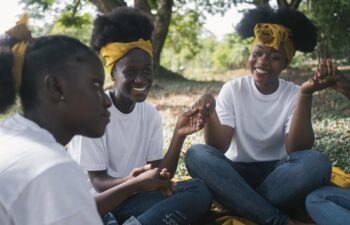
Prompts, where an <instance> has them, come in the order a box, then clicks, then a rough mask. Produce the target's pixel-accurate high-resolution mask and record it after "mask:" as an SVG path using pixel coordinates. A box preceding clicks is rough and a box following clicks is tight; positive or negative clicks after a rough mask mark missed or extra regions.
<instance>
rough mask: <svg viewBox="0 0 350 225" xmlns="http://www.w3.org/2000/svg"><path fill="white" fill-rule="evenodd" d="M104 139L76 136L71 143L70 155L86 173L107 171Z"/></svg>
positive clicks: (69, 147)
mask: <svg viewBox="0 0 350 225" xmlns="http://www.w3.org/2000/svg"><path fill="white" fill-rule="evenodd" d="M104 138H105V136H103V137H101V138H88V137H84V136H75V137H74V138H73V140H72V141H71V142H70V143H69V145H68V147H67V149H68V153H69V154H70V155H71V156H72V157H73V159H75V160H76V161H77V162H78V163H79V164H80V166H81V167H82V168H83V169H84V170H86V171H101V170H106V169H107V163H108V162H107V151H106V149H105V145H104V141H103V140H104Z"/></svg>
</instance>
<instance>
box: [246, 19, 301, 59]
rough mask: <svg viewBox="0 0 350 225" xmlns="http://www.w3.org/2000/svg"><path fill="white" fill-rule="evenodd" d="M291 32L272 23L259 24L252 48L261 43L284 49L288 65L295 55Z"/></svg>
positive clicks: (255, 29) (255, 31)
mask: <svg viewBox="0 0 350 225" xmlns="http://www.w3.org/2000/svg"><path fill="white" fill-rule="evenodd" d="M291 35H292V34H291V31H290V30H289V29H288V28H287V27H285V26H282V25H279V24H272V23H259V24H257V25H255V27H254V36H255V38H254V41H253V45H252V47H254V46H255V45H256V44H258V43H260V44H262V45H264V46H266V47H272V48H274V49H276V50H279V48H280V47H282V48H283V49H284V52H285V54H286V58H287V65H288V64H289V63H290V62H291V60H292V58H293V57H294V55H295V48H294V44H293V41H292V39H291V38H290V37H291Z"/></svg>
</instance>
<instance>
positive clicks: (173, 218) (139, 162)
mask: <svg viewBox="0 0 350 225" xmlns="http://www.w3.org/2000/svg"><path fill="white" fill-rule="evenodd" d="M152 31H153V25H152V23H151V21H150V20H149V19H148V18H147V17H146V16H145V15H143V14H141V13H140V12H139V11H138V10H136V9H134V8H128V7H121V8H117V9H115V10H113V11H112V12H111V13H109V14H107V15H104V16H99V17H98V18H97V19H96V20H95V21H94V29H93V34H92V39H91V45H92V47H93V49H95V50H96V51H97V52H99V53H100V55H101V57H102V59H103V61H104V63H105V67H106V71H107V73H108V74H109V75H111V77H112V80H113V81H114V86H113V90H111V91H108V92H107V94H108V96H109V98H110V99H111V101H112V103H113V104H112V107H111V108H110V113H111V122H110V123H109V125H108V126H107V128H106V133H105V135H104V136H103V137H102V138H99V139H91V138H87V137H81V136H79V137H75V138H74V139H73V140H72V142H71V143H70V144H69V147H68V149H69V152H70V153H71V155H72V156H73V157H74V158H75V159H76V160H77V161H78V162H79V163H80V165H81V167H82V168H84V169H85V170H87V171H88V174H89V176H90V179H91V183H92V184H93V186H94V187H95V189H96V190H97V191H98V192H101V191H104V190H107V191H108V190H110V189H111V188H113V187H118V186H120V185H123V184H124V183H125V182H127V181H128V180H129V179H131V178H133V177H138V176H140V175H139V174H142V173H143V172H144V171H146V170H147V169H149V167H148V166H145V165H146V164H151V165H152V167H159V168H160V169H161V168H166V169H167V170H168V171H169V172H170V174H171V176H173V175H174V173H175V170H176V167H177V164H178V160H179V155H180V150H181V147H182V144H183V142H184V140H185V138H186V136H187V135H189V134H192V133H194V132H196V131H198V130H199V129H201V128H202V127H203V126H204V122H205V120H206V117H205V113H206V110H204V109H205V107H204V108H203V109H199V108H194V109H193V110H190V111H189V112H186V113H184V114H182V115H181V116H180V117H179V119H178V122H177V124H176V127H175V130H174V135H173V138H172V141H171V144H170V146H169V149H168V151H167V153H166V155H165V157H164V158H163V134H162V122H161V116H160V114H159V112H158V111H157V110H156V109H155V108H154V106H152V105H150V104H148V103H147V102H145V100H146V98H147V95H148V92H149V90H150V88H151V85H152V82H153V62H152V44H151V41H150V39H151V34H152ZM197 115H198V116H199V117H200V119H199V120H198V123H195V124H193V123H191V122H190V121H191V120H190V117H194V116H196V117H197ZM140 188H141V189H142V188H143V186H142V185H141V186H140ZM145 191H146V190H145ZM145 191H143V192H137V193H135V194H134V195H132V196H130V197H129V196H128V195H126V196H127V197H129V198H128V199H126V200H125V201H124V202H122V203H121V204H120V205H119V206H118V207H116V208H115V209H114V210H112V213H113V215H114V216H115V218H116V219H117V222H118V223H123V222H124V221H126V220H129V218H130V217H131V219H133V221H134V222H135V221H136V222H135V223H137V224H142V225H156V224H157V225H162V224H164V225H166V224H179V225H181V224H183V225H185V224H189V223H190V222H192V221H194V220H196V219H197V218H199V217H200V216H201V215H203V214H204V213H205V212H206V211H207V210H208V209H209V208H210V205H211V200H212V199H211V194H210V192H209V190H208V189H207V188H206V186H205V185H204V184H203V183H202V182H200V181H199V180H190V181H185V182H179V183H177V185H176V189H175V190H174V192H173V194H172V195H171V196H166V195H163V194H162V193H160V192H145ZM168 194H171V193H168Z"/></svg>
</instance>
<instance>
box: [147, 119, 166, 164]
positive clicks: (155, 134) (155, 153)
mask: <svg viewBox="0 0 350 225" xmlns="http://www.w3.org/2000/svg"><path fill="white" fill-rule="evenodd" d="M156 113H157V116H156V117H155V118H154V120H153V124H152V126H150V127H152V134H151V140H150V144H149V147H148V149H147V158H146V161H147V162H150V161H154V160H159V159H162V158H163V126H162V117H161V116H160V114H159V113H158V112H156Z"/></svg>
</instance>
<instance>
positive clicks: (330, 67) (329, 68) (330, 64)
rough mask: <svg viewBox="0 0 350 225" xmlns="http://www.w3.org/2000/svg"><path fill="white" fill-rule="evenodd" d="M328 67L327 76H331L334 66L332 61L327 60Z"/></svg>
mask: <svg viewBox="0 0 350 225" xmlns="http://www.w3.org/2000/svg"><path fill="white" fill-rule="evenodd" d="M326 66H327V74H326V76H331V75H332V74H333V65H332V60H331V59H327V62H326Z"/></svg>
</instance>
